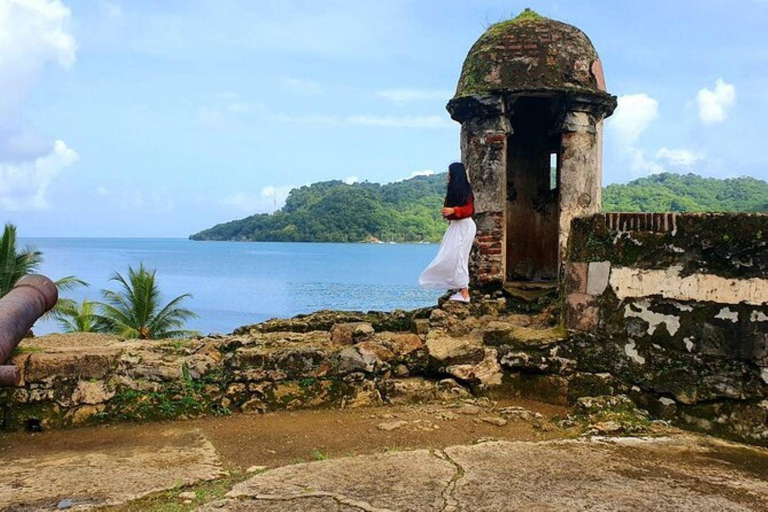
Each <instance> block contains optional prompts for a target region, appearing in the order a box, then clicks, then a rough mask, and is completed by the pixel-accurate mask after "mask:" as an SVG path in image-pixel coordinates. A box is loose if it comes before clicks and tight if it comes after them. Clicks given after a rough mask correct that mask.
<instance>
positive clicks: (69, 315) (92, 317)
mask: <svg viewBox="0 0 768 512" xmlns="http://www.w3.org/2000/svg"><path fill="white" fill-rule="evenodd" d="M62 301H64V302H63V303H62ZM53 317H54V318H55V319H56V321H57V322H59V325H60V326H61V328H62V329H63V330H64V332H102V331H103V330H104V326H103V325H102V322H100V321H99V317H98V315H97V314H96V302H93V301H90V300H88V299H83V302H82V304H78V303H77V302H75V301H73V300H71V299H60V301H59V304H58V306H57V308H56V310H55V311H54V312H53Z"/></svg>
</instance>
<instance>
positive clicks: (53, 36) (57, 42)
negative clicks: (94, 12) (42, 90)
mask: <svg viewBox="0 0 768 512" xmlns="http://www.w3.org/2000/svg"><path fill="white" fill-rule="evenodd" d="M69 18H70V11H69V9H67V8H66V7H65V6H64V5H63V4H62V3H61V2H60V1H59V0H13V1H8V0H4V1H2V2H0V91H2V94H0V118H2V117H4V116H9V115H16V114H18V111H17V109H18V108H19V106H20V105H21V104H22V102H23V100H24V98H25V97H26V96H27V94H28V93H29V91H30V89H31V87H32V86H33V84H34V82H35V80H36V78H37V76H38V74H39V73H40V71H41V70H42V69H43V67H44V66H45V65H46V64H47V63H48V62H53V63H56V64H58V65H59V66H61V67H63V68H70V67H72V66H73V65H74V63H75V60H76V56H75V55H76V51H77V45H76V43H75V39H74V37H73V36H72V34H70V33H69V32H68V31H67V24H68V23H69Z"/></svg>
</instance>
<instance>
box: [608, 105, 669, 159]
mask: <svg viewBox="0 0 768 512" xmlns="http://www.w3.org/2000/svg"><path fill="white" fill-rule="evenodd" d="M658 116H659V102H658V101H656V100H655V99H653V98H651V97H650V96H648V95H647V94H628V95H626V96H620V97H619V98H618V106H617V107H616V111H615V112H614V113H613V116H611V117H609V118H608V122H607V127H608V129H609V130H611V131H612V132H614V133H615V134H616V136H617V137H618V142H619V144H620V145H621V146H623V147H624V148H628V147H632V146H634V145H635V143H636V142H637V139H639V138H640V135H641V134H642V133H643V132H644V131H645V129H646V128H648V126H649V125H650V124H651V122H652V121H653V120H654V119H656V118H657V117H658Z"/></svg>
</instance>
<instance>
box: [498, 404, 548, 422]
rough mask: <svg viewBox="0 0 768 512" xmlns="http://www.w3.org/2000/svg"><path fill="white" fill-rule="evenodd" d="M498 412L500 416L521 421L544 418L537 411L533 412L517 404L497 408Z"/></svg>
mask: <svg viewBox="0 0 768 512" xmlns="http://www.w3.org/2000/svg"><path fill="white" fill-rule="evenodd" d="M499 414H501V415H502V416H509V417H512V418H518V419H521V420H523V421H533V419H534V418H536V419H542V418H544V417H543V416H542V415H541V414H539V413H534V412H531V411H529V410H528V409H526V408H524V407H518V406H511V407H504V408H503V409H500V410H499Z"/></svg>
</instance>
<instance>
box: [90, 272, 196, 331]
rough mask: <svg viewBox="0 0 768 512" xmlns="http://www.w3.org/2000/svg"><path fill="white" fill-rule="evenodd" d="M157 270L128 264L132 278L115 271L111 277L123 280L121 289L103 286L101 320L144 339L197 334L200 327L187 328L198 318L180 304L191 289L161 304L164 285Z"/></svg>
mask: <svg viewBox="0 0 768 512" xmlns="http://www.w3.org/2000/svg"><path fill="white" fill-rule="evenodd" d="M155 272H156V271H155V270H151V271H150V270H147V269H146V268H144V264H143V263H142V264H140V265H139V268H138V270H134V269H133V267H128V279H126V278H124V277H123V276H122V275H120V274H119V273H117V272H115V275H114V276H112V279H111V281H117V282H118V283H120V286H121V288H122V289H121V290H120V291H119V292H115V291H112V290H103V291H102V294H103V296H104V300H105V302H102V303H99V306H100V308H101V314H100V315H98V317H99V320H100V321H102V322H104V324H105V325H106V326H107V329H108V330H109V331H110V332H113V333H115V334H119V335H121V336H125V337H126V338H140V339H143V340H148V339H160V338H183V337H188V336H194V335H196V334H199V333H197V332H196V331H189V330H185V329H183V327H184V323H185V321H186V320H189V319H190V318H197V315H196V314H195V313H193V312H192V311H190V310H188V309H184V308H180V307H178V305H179V304H180V303H181V302H182V301H183V300H184V299H186V298H189V297H192V295H190V294H189V293H185V294H184V295H179V296H178V297H176V298H175V299H173V300H172V301H170V302H169V303H168V304H166V305H165V306H163V307H161V306H160V289H159V288H158V286H157V283H156V282H155Z"/></svg>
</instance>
